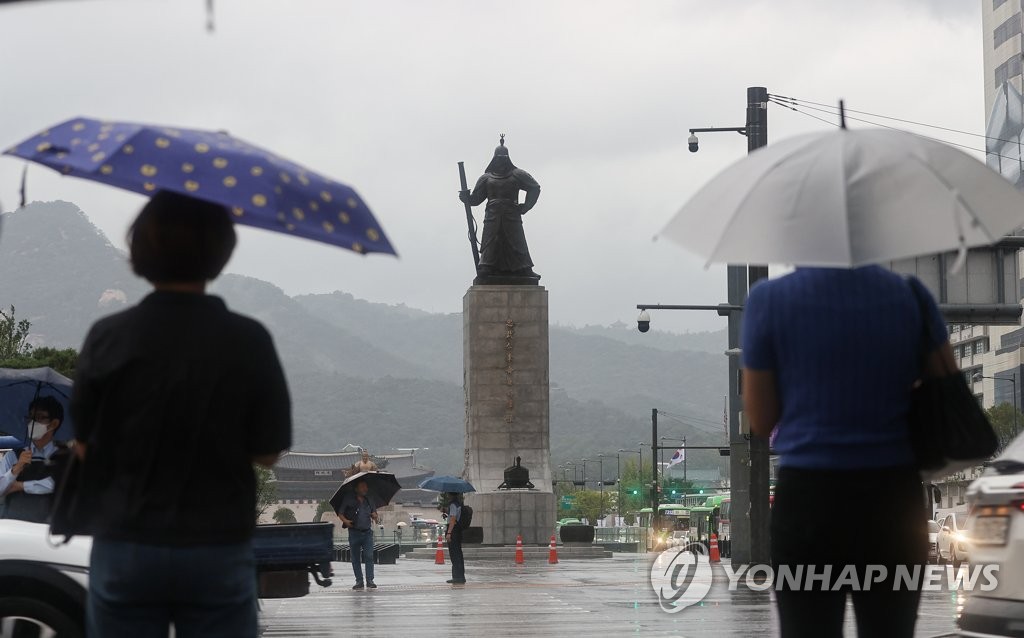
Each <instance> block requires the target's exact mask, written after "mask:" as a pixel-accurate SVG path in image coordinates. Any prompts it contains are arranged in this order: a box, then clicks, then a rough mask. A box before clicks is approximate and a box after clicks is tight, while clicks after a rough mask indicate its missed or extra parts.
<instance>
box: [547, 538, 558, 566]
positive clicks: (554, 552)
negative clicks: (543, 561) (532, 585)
mask: <svg viewBox="0 0 1024 638" xmlns="http://www.w3.org/2000/svg"><path fill="white" fill-rule="evenodd" d="M548 564H549V565H557V564H558V548H557V547H555V535H554V534H552V535H551V544H550V545H548Z"/></svg>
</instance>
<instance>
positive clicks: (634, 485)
mask: <svg viewBox="0 0 1024 638" xmlns="http://www.w3.org/2000/svg"><path fill="white" fill-rule="evenodd" d="M645 460H646V459H645ZM621 477H622V480H621V483H620V486H619V489H620V490H621V491H622V512H623V514H626V513H630V512H636V511H637V510H639V509H641V508H644V507H647V506H649V505H650V501H651V468H650V466H649V465H647V464H646V463H645V464H644V465H643V466H641V465H640V463H639V460H638V459H630V460H628V461H625V462H623V464H622V471H621Z"/></svg>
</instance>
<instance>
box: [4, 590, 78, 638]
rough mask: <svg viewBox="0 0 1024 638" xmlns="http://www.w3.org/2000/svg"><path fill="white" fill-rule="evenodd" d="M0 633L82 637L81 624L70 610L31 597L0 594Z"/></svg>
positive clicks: (36, 637)
mask: <svg viewBox="0 0 1024 638" xmlns="http://www.w3.org/2000/svg"><path fill="white" fill-rule="evenodd" d="M0 636H11V638H56V637H58V636H59V637H60V638H65V637H66V638H82V637H83V636H85V630H84V628H83V627H82V626H81V625H80V624H79V622H78V621H77V620H76V619H75V617H74V616H73V615H72V614H69V613H68V612H65V611H62V610H60V609H58V608H56V607H54V606H52V605H50V604H49V603H47V602H44V601H41V600H35V599H32V598H17V597H8V598H0Z"/></svg>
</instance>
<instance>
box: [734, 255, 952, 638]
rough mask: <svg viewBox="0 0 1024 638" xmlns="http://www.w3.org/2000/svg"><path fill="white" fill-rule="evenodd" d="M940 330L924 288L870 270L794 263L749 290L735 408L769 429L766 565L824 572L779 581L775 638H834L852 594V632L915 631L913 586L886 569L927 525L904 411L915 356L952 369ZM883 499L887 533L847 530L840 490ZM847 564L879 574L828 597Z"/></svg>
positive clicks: (907, 556)
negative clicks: (739, 398) (739, 400)
mask: <svg viewBox="0 0 1024 638" xmlns="http://www.w3.org/2000/svg"><path fill="white" fill-rule="evenodd" d="M924 334H931V335H939V336H937V337H935V338H931V339H928V340H927V341H924V340H923V339H922V335H924ZM945 335H946V326H945V322H944V321H943V319H942V316H941V315H940V314H939V310H938V308H937V306H936V304H935V301H934V299H933V298H932V296H931V295H930V294H929V293H928V291H927V290H926V289H925V288H924V286H923V285H922V284H921V283H920V282H919V281H917V280H916V279H910V280H907V279H905V278H903V277H901V276H899V275H896V274H893V273H891V272H889V271H887V270H884V269H882V268H880V267H878V266H866V267H862V268H855V269H831V268H798V269H797V270H796V272H794V273H792V274H789V275H787V276H784V277H781V278H779V279H775V280H772V281H767V282H762V283H760V284H758V285H757V286H755V287H754V288H753V289H752V290H751V291H750V296H749V298H748V299H747V302H746V306H745V308H744V317H743V339H742V341H743V348H742V357H743V366H744V371H743V404H744V410H745V413H746V415H747V416H748V418H749V419H750V424H751V430H752V431H753V433H754V434H755V435H757V436H761V437H768V436H769V435H770V434H771V432H772V429H773V428H775V429H777V432H776V434H775V450H776V451H777V452H778V453H779V466H780V469H779V474H778V483H777V485H776V488H775V503H774V506H773V508H772V516H771V554H772V563H773V565H774V567H775V573H776V575H778V574H779V573H780V571H781V570H782V569H783V568H784V569H788V570H789V573H791V574H796V573H798V572H797V571H796V570H797V569H799V568H801V567H802V568H803V570H804V572H806V570H807V569H808V568H809V567H810V566H817V567H816V573H817V574H820V573H821V571H822V570H823V569H824V566H827V565H831V566H832V567H831V569H832V572H831V581H829V582H826V583H822V582H821V581H818V582H816V583H815V586H814V587H811V588H807V587H799V586H798V587H796V588H794V587H792V586H789V585H786V583H785V581H784V580H777V581H776V583H775V588H776V600H777V601H778V606H779V623H780V629H781V635H782V636H783V638H792V637H794V636H815V637H830V636H836V637H839V636H842V635H843V615H844V613H845V609H846V597H847V594H848V593H849V594H850V595H851V596H852V599H853V607H854V612H855V615H856V618H857V632H858V635H859V636H862V637H866V636H891V637H893V638H901V637H906V638H910V637H911V636H913V634H914V624H915V622H916V620H917V607H918V603H919V601H920V591H919V590H916V589H915V588H913V587H908V586H900V585H899V584H898V583H896V582H895V571H896V566H897V565H903V566H906V567H907V569H909V570H910V571H911V573H913V571H914V566H915V565H923V564H924V563H925V562H926V559H927V543H928V530H927V527H926V525H925V521H926V520H927V513H926V512H925V509H924V504H923V502H922V499H921V493H922V487H921V479H920V476H919V474H918V472H917V469H916V467H915V458H914V452H913V450H912V448H911V443H910V435H909V424H908V413H909V411H910V406H911V391H912V388H913V386H914V384H915V382H916V381H917V380H918V379H919V378H921V376H922V367H921V363H922V361H924V362H925V367H924V370H923V373H924V375H926V376H929V377H938V376H942V375H943V371H944V370H946V369H948V370H955V369H956V363H955V362H954V360H953V353H952V349H951V348H950V345H949V341H948V340H947V339H946V337H945ZM883 493H884V494H885V495H886V496H885V498H883V499H876V501H875V502H874V503H873V509H872V511H871V515H872V518H873V519H874V520H877V521H881V522H883V525H884V528H885V534H884V539H873V538H868V537H866V536H865V534H864V529H863V527H861V526H857V525H850V523H849V516H848V514H849V496H850V495H851V494H883ZM846 566H852V568H853V569H855V570H856V574H857V582H858V583H865V582H866V581H865V578H866V576H867V575H869V574H870V573H871V572H869V571H868V570H867V567H868V566H883V567H885V568H886V570H887V576H886V578H885V579H884V580H883V581H882V582H877V581H875V582H872V583H871V585H870V587H868V588H862V590H858V588H857V587H852V586H849V585H847V586H845V587H843V586H840V587H836V588H835V589H833V585H835V584H836V583H835V581H836V580H837V579H838V580H839V581H840V583H842V582H843V581H842V579H840V578H839V576H840V574H841V573H842V572H843V571H844V569H846ZM876 576H877V574H876ZM798 578H799V577H798ZM847 580H848V579H847ZM802 582H803V583H808V579H807V578H804V580H803V581H802Z"/></svg>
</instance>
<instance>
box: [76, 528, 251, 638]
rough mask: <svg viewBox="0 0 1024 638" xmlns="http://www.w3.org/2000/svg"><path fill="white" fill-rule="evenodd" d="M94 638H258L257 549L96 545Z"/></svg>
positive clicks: (91, 633) (91, 602) (241, 545)
mask: <svg viewBox="0 0 1024 638" xmlns="http://www.w3.org/2000/svg"><path fill="white" fill-rule="evenodd" d="M87 616H88V620H87V622H88V635H89V636H90V638H122V637H123V638H150V637H152V638H167V631H168V627H169V626H170V625H171V624H173V625H174V627H175V631H176V636H177V638H198V637H200V636H202V637H203V638H228V637H231V638H236V637H237V638H253V637H255V636H256V631H257V622H256V566H255V563H254V561H253V553H252V544H251V543H249V542H245V543H239V544H235V545H204V546H199V547H171V546H165V545H143V544H140V543H131V542H123V541H112V540H103V539H99V538H97V539H95V540H94V541H93V544H92V557H91V559H90V565H89V609H88V612H87Z"/></svg>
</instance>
